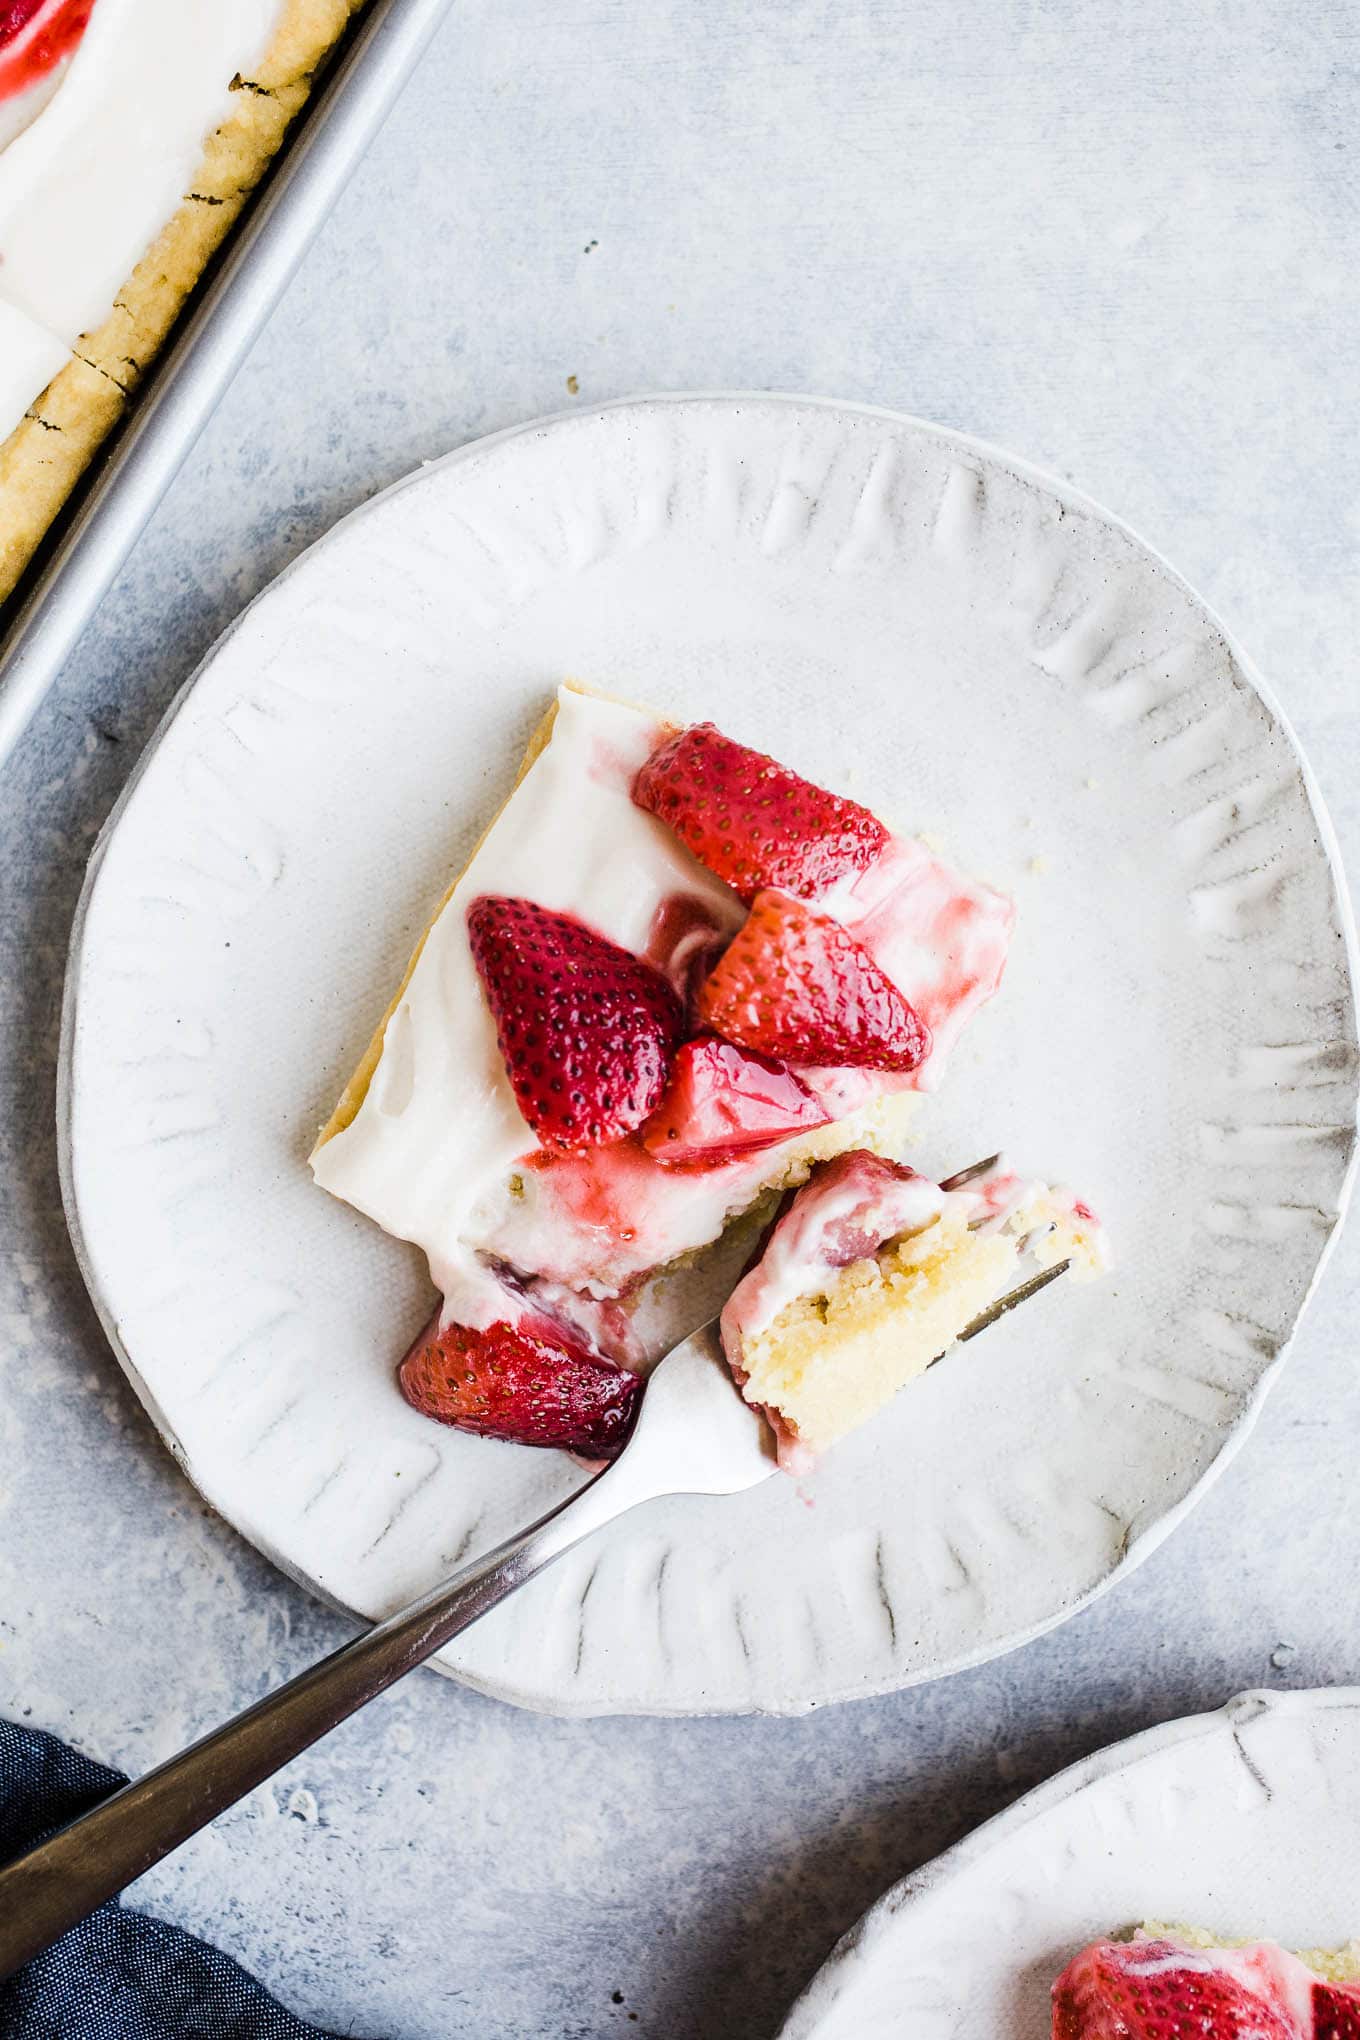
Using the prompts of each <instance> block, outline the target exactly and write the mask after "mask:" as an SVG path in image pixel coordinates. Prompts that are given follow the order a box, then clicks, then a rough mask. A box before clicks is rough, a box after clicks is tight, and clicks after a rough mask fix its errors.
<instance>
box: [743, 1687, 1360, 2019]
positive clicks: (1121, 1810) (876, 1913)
mask: <svg viewBox="0 0 1360 2040" xmlns="http://www.w3.org/2000/svg"><path fill="white" fill-rule="evenodd" d="M1357 1832H1360V1691H1357V1689H1355V1688H1354V1687H1345V1688H1338V1689H1337V1690H1336V1691H1334V1692H1315V1693H1281V1694H1274V1693H1244V1694H1242V1695H1241V1696H1240V1697H1239V1698H1238V1699H1236V1700H1234V1701H1232V1702H1231V1703H1230V1704H1229V1705H1228V1706H1227V1707H1225V1708H1223V1709H1222V1710H1221V1711H1220V1712H1219V1713H1217V1714H1200V1715H1194V1716H1192V1717H1190V1718H1189V1719H1187V1720H1185V1721H1170V1722H1166V1723H1164V1724H1163V1725H1162V1726H1161V1727H1160V1728H1154V1729H1149V1730H1148V1732H1147V1733H1146V1734H1144V1735H1139V1736H1134V1737H1133V1738H1132V1739H1131V1740H1130V1741H1128V1742H1124V1743H1117V1744H1115V1745H1114V1747H1113V1748H1111V1749H1108V1750H1101V1751H1100V1752H1099V1754H1098V1755H1096V1756H1094V1757H1091V1758H1089V1759H1088V1760H1087V1761H1086V1762H1085V1763H1083V1764H1076V1765H1074V1766H1073V1768H1072V1769H1071V1770H1069V1771H1064V1772H1062V1773H1061V1775H1060V1776H1058V1777H1057V1778H1053V1779H1051V1780H1050V1781H1049V1783H1048V1784H1047V1785H1041V1786H1040V1787H1039V1788H1038V1790H1037V1791H1034V1792H1030V1793H1027V1794H1026V1796H1025V1797H1024V1798H1023V1799H1022V1800H1020V1801H1018V1802H1017V1804H1016V1805H1014V1806H1013V1807H1011V1808H1010V1809H1009V1810H1008V1811H1007V1812H1006V1813H1003V1814H1000V1815H999V1816H998V1817H997V1818H996V1819H995V1820H992V1821H988V1822H987V1824H986V1825H985V1826H984V1827H981V1828H979V1829H978V1831H977V1833H976V1834H973V1835H970V1836H969V1837H968V1838H967V1840H966V1841H963V1842H960V1843H959V1845H958V1847H957V1848H954V1849H950V1850H949V1851H948V1852H947V1854H945V1855H943V1856H940V1857H938V1858H937V1859H936V1861H935V1862H933V1863H928V1864H927V1865H926V1866H925V1868H924V1869H922V1870H919V1871H918V1872H917V1873H916V1875H915V1876H914V1877H909V1878H907V1879H906V1880H905V1882H904V1883H902V1884H899V1885H897V1886H896V1888H895V1889H894V1890H892V1891H890V1892H889V1893H888V1895H887V1896H886V1898H883V1899H881V1900H880V1901H879V1903H878V1904H877V1905H876V1906H874V1907H873V1909H872V1911H870V1912H868V1913H866V1914H865V1916H864V1918H863V1920H861V1922H860V1924H859V1925H858V1926H857V1927H855V1928H854V1929H852V1931H851V1932H850V1933H849V1934H847V1935H846V1937H845V1939H844V1941H842V1943H841V1945H840V1946H839V1948H838V1949H837V1950H836V1952H835V1954H834V1955H833V1956H832V1957H831V1959H830V1961H829V1962H827V1963H826V1965H825V1966H824V1968H822V1969H821V1970H820V1971H819V1972H818V1974H817V1976H816V1977H815V1978H814V1979H813V1981H812V1983H811V1984H810V1985H809V1987H808V1989H807V1990H806V1992H805V1993H804V1995H803V1996H802V1998H801V1999H800V2000H799V2002H798V2004H797V2005H796V2006H795V2008H794V2010H793V2012H792V2013H791V2014H790V2017H789V2020H788V2024H787V2025H786V2026H785V2027H784V2029H783V2032H782V2034H781V2035H780V2040H905V2036H907V2035H909V2036H910V2040H978V2036H980V2035H984V2034H985V2035H986V2036H987V2040H1048V2035H1049V2031H1050V2017H1049V1991H1050V1988H1051V1986H1052V1984H1053V1981H1054V1979H1055V1977H1057V1976H1058V1974H1059V1973H1060V1971H1061V1970H1063V1969H1064V1968H1065V1967H1066V1965H1067V1963H1068V1962H1069V1961H1070V1960H1071V1958H1072V1956H1074V1955H1075V1954H1076V1953H1077V1952H1078V1950H1079V1949H1081V1948H1083V1947H1085V1946H1086V1945H1087V1944H1088V1943H1089V1942H1091V1941H1094V1940H1098V1939H1099V1938H1100V1937H1101V1936H1102V1935H1105V1934H1112V1933H1113V1934H1118V1933H1123V1932H1125V1931H1126V1930H1127V1929H1128V1928H1130V1927H1135V1926H1137V1925H1138V1924H1139V1923H1140V1922H1141V1921H1143V1920H1147V1919H1153V1920H1160V1921H1162V1922H1163V1923H1164V1924H1167V1925H1182V1924H1183V1925H1188V1926H1197V1927H1204V1928H1207V1929H1208V1931H1209V1932H1210V1933H1214V1934H1218V1935H1220V1936H1222V1937H1223V1938H1225V1939H1228V1940H1257V1939H1259V1940H1273V1941H1280V1942H1283V1944H1284V1945H1285V1946H1286V1947H1292V1948H1318V1947H1338V1946H1340V1945H1341V1944H1342V1943H1343V1942H1346V1941H1349V1940H1351V1939H1352V1938H1353V1937H1354V1936H1355V1934H1356V1932H1357V1929H1360V1849H1357V1847H1356V1843H1355V1838H1356V1834H1357Z"/></svg>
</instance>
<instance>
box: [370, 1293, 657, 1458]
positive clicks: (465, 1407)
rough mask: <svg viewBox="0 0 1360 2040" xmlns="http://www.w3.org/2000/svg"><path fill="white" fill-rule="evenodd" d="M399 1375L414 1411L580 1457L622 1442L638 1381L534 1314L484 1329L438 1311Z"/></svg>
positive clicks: (604, 1453)
mask: <svg viewBox="0 0 1360 2040" xmlns="http://www.w3.org/2000/svg"><path fill="white" fill-rule="evenodd" d="M399 1379H400V1382H401V1392H402V1394H403V1395H404V1396H405V1398H406V1400H407V1402H408V1403H410V1404H411V1406H412V1408H413V1409H417V1410H419V1411H420V1412H421V1414H422V1416H426V1417H435V1418H436V1419H437V1420H438V1421H439V1422H440V1423H441V1424H453V1425H455V1426H456V1428H457V1429H458V1430H460V1431H475V1432H477V1433H478V1435H479V1436H481V1437H484V1438H511V1439H513V1440H514V1441H515V1443H516V1444H519V1445H556V1446H559V1447H560V1448H561V1449H562V1450H563V1451H566V1452H579V1453H581V1454H582V1456H583V1457H585V1458H587V1459H613V1458H614V1457H615V1456H616V1455H617V1454H618V1453H619V1452H621V1451H622V1449H623V1446H624V1442H625V1440H626V1439H627V1436H628V1432H629V1429H630V1427H631V1425H632V1421H633V1413H634V1410H635V1409H636V1406H637V1399H638V1396H639V1394H640V1393H641V1390H642V1382H641V1380H640V1379H639V1377H638V1376H637V1375H636V1374H631V1373H629V1371H628V1369H627V1368H626V1367H616V1366H615V1365H614V1363H613V1361H612V1360H605V1359H603V1358H602V1357H601V1356H600V1355H598V1354H595V1353H591V1352H590V1351H588V1350H587V1348H586V1347H585V1346H583V1345H582V1346H577V1345H573V1344H568V1343H567V1342H566V1341H565V1340H564V1339H563V1338H562V1336H561V1333H560V1332H559V1330H558V1329H557V1327H555V1326H554V1325H552V1324H551V1323H549V1322H548V1321H547V1320H545V1319H538V1318H534V1317H532V1316H526V1317H523V1318H521V1319H520V1321H519V1323H518V1324H517V1325H511V1324H494V1325H489V1326H487V1328H486V1329H485V1331H473V1330H472V1329H470V1327H468V1326H467V1325H446V1326H444V1327H443V1328H442V1329H441V1328H440V1324H439V1320H438V1318H436V1319H435V1320H434V1322H433V1323H432V1324H430V1325H427V1327H426V1328H425V1330H424V1331H423V1332H422V1333H421V1335H420V1337H419V1338H418V1339H417V1340H416V1342H415V1344H414V1345H413V1346H412V1348H411V1350H410V1352H409V1353H408V1354H407V1355H406V1358H405V1359H404V1360H403V1361H402V1363H401V1369H400V1374H399Z"/></svg>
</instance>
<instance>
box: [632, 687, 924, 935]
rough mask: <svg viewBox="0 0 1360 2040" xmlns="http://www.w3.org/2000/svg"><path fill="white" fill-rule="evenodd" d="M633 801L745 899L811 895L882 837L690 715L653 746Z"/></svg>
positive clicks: (854, 866)
mask: <svg viewBox="0 0 1360 2040" xmlns="http://www.w3.org/2000/svg"><path fill="white" fill-rule="evenodd" d="M633 799H634V800H635V801H636V802H637V804H638V806H639V807H644V808H647V809H648V810H649V811H650V812H651V813H652V814H654V815H656V816H657V817H658V818H659V819H660V820H661V821H663V822H665V823H666V825H667V827H668V828H670V829H673V830H674V831H675V834H676V835H677V836H678V837H679V838H680V841H681V842H682V843H683V844H684V845H685V846H686V848H687V849H689V850H692V851H693V853H694V855H695V856H696V857H697V858H698V860H699V862H700V863H701V864H706V865H707V866H708V868H709V870H710V871H713V872H716V873H717V875H718V877H719V878H721V879H724V880H726V882H727V884H728V885H730V886H731V887H732V889H733V891H734V892H738V893H740V894H741V897H742V898H743V899H744V900H745V901H747V903H748V904H749V902H750V901H751V900H753V899H754V898H755V895H756V894H757V893H758V892H760V891H762V890H763V889H764V888H765V887H766V886H780V887H781V888H782V889H783V890H784V891H785V892H791V893H796V894H797V895H798V897H799V898H800V899H815V898H816V897H817V895H818V894H819V893H824V892H826V891H827V890H828V889H829V888H830V887H831V886H833V885H834V884H835V883H836V881H837V879H840V878H845V877H847V876H848V875H849V873H851V872H854V871H863V870H864V869H865V867H866V866H867V865H870V864H872V863H873V861H874V859H875V858H876V857H877V856H878V854H879V852H880V850H882V848H883V846H884V844H885V843H886V842H887V840H888V832H887V830H886V829H885V828H884V826H883V824H882V822H880V821H879V819H878V817H877V816H876V815H871V814H870V812H869V810H868V808H863V807H860V805H859V803H858V802H857V801H853V800H845V799H843V798H842V797H841V796H840V795H839V794H835V793H827V792H826V791H825V790H824V788H822V787H820V786H813V785H812V783H811V781H810V780H807V779H800V778H799V777H798V774H797V773H796V772H790V771H788V770H787V769H786V768H785V767H784V766H783V765H777V764H776V763H775V761H774V759H773V758H767V757H766V756H765V753H764V752H763V751H751V750H748V749H747V747H746V745H745V744H734V743H733V742H732V740H731V738H730V737H725V736H724V735H723V734H722V732H721V730H717V729H715V728H714V726H713V724H712V723H694V724H693V725H692V726H691V727H690V728H689V729H687V730H681V731H680V732H679V733H678V734H677V735H676V736H673V737H668V738H667V740H666V742H665V743H664V744H662V745H661V746H660V747H659V748H658V749H657V750H655V751H653V753H652V755H651V757H650V758H649V759H648V760H647V763H646V764H645V765H644V766H643V768H642V770H641V772H639V774H638V776H637V778H636V780H635V781H634V783H633Z"/></svg>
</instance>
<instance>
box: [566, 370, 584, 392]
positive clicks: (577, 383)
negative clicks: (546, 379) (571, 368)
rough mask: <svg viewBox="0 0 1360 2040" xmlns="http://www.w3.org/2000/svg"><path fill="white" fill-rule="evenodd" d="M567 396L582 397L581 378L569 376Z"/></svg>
mask: <svg viewBox="0 0 1360 2040" xmlns="http://www.w3.org/2000/svg"><path fill="white" fill-rule="evenodd" d="M567 394H568V396H571V397H579V396H580V394H581V379H580V377H579V376H575V375H569V376H568V377H567Z"/></svg>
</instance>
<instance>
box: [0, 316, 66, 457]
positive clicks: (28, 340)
mask: <svg viewBox="0 0 1360 2040" xmlns="http://www.w3.org/2000/svg"><path fill="white" fill-rule="evenodd" d="M70 358H71V357H70V349H69V348H66V347H63V346H62V343H61V341H60V340H58V339H57V337H56V335H55V334H53V333H49V332H48V330H47V328H46V327H45V326H38V325H35V324H34V322H33V320H32V319H30V318H29V317H28V316H27V314H26V313H24V312H17V311H16V310H15V309H14V307H13V305H7V304H5V303H4V302H3V300H0V439H4V438H6V437H7V436H8V435H9V434H10V433H11V432H12V431H13V430H14V428H15V426H16V425H17V424H18V422H19V420H20V419H21V418H22V417H23V415H24V412H25V411H26V410H27V409H28V407H29V405H30V404H31V403H32V401H33V399H34V398H35V397H36V396H37V395H38V393H39V392H40V391H41V390H44V389H46V387H47V385H48V383H50V382H51V380H52V378H53V376H54V375H56V373H57V371H58V370H59V369H62V368H64V367H65V366H66V363H67V362H68V361H69V360H70Z"/></svg>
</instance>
